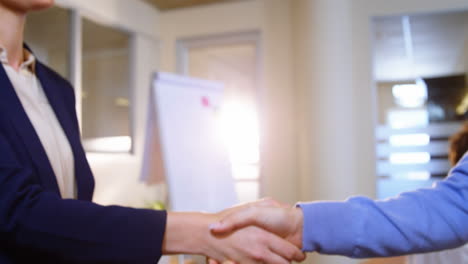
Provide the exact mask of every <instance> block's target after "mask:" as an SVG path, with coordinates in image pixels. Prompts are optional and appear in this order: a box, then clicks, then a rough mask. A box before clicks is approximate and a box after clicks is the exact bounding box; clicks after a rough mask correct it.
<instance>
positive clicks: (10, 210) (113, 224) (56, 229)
mask: <svg viewBox="0 0 468 264" xmlns="http://www.w3.org/2000/svg"><path fill="white" fill-rule="evenodd" d="M35 179H36V176H35V175H34V173H33V170H32V169H31V168H28V167H24V166H22V165H21V164H19V162H18V161H17V160H16V158H15V155H14V152H13V149H12V148H11V146H10V145H9V143H8V141H7V140H6V139H5V137H4V136H3V135H2V134H1V133H0V247H2V248H4V249H5V248H8V249H9V252H12V251H14V254H16V255H17V254H28V253H27V252H35V253H37V254H39V256H40V255H46V256H49V257H52V258H53V259H56V260H60V261H57V262H56V263H59V262H66V263H155V262H156V261H157V260H158V258H159V257H160V256H161V249H162V241H163V237H164V231H165V224H166V212H165V211H154V210H145V209H132V208H125V207H119V206H100V205H97V204H94V203H92V202H87V201H78V200H64V199H61V198H60V197H59V195H58V194H56V193H52V192H47V191H44V190H43V189H41V186H40V185H39V184H37V181H36V180H35Z"/></svg>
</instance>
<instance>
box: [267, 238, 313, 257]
mask: <svg viewBox="0 0 468 264" xmlns="http://www.w3.org/2000/svg"><path fill="white" fill-rule="evenodd" d="M268 236H269V237H268V248H269V249H270V250H271V251H272V252H273V253H275V254H277V255H279V256H281V257H283V258H285V259H287V260H288V261H297V262H301V261H303V260H304V259H305V257H306V256H305V254H304V252H302V251H301V250H300V249H299V248H298V247H296V246H295V245H293V244H292V243H290V242H288V241H286V240H284V239H282V238H280V237H278V236H276V235H274V234H271V233H269V234H268Z"/></svg>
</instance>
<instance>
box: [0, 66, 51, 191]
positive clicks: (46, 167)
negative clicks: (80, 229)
mask: <svg viewBox="0 0 468 264" xmlns="http://www.w3.org/2000/svg"><path fill="white" fill-rule="evenodd" d="M0 85H1V86H0V105H1V106H4V108H5V111H7V113H8V114H7V115H8V117H9V118H10V120H11V122H12V123H13V125H14V127H15V130H16V132H17V134H18V135H19V137H20V138H21V140H22V141H23V142H24V145H25V147H26V148H27V151H28V153H29V155H30V157H31V159H32V161H33V162H34V165H35V166H36V167H37V169H38V174H39V179H40V181H41V183H42V187H43V188H44V189H46V190H48V191H53V192H56V193H58V194H60V191H59V188H58V184H57V179H56V176H55V173H54V171H53V169H52V166H51V165H50V161H49V159H48V157H47V154H46V152H45V150H44V147H43V146H42V144H41V141H40V139H39V136H38V135H37V133H36V130H35V129H34V127H33V125H32V123H31V121H30V120H29V118H28V115H27V114H26V112H25V110H24V108H23V106H22V104H21V101H20V99H19V98H18V96H17V94H16V92H15V90H14V88H13V85H12V84H11V82H10V80H9V79H8V75H7V74H6V72H5V69H4V68H3V65H2V66H0Z"/></svg>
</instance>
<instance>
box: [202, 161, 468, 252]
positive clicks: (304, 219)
mask: <svg viewBox="0 0 468 264" xmlns="http://www.w3.org/2000/svg"><path fill="white" fill-rule="evenodd" d="M248 225H256V226H259V227H262V228H264V229H266V230H268V231H271V232H275V233H276V234H278V235H281V236H282V237H285V238H287V239H288V240H289V241H291V242H292V243H293V244H295V245H296V246H298V247H300V248H302V249H303V250H304V251H310V252H312V251H315V252H318V253H322V254H333V255H342V256H348V257H352V258H369V257H387V256H399V255H406V254H412V253H423V252H432V251H439V250H443V249H451V248H455V247H459V246H462V245H464V244H465V243H467V242H468V153H465V155H464V156H463V157H461V158H460V161H459V162H458V163H457V164H456V165H455V166H454V167H453V168H452V169H451V170H450V172H449V174H448V177H447V178H446V179H444V180H443V181H440V182H438V183H437V184H435V185H434V186H433V187H432V188H426V189H420V190H416V191H411V192H405V193H402V194H400V195H398V196H397V197H394V198H392V199H386V200H372V199H369V198H367V197H363V196H357V197H351V198H349V199H348V200H346V201H317V202H304V203H298V204H297V205H296V207H293V208H290V207H287V206H281V205H279V204H278V203H277V202H275V201H272V200H266V201H262V202H259V203H257V204H253V205H251V206H249V207H242V208H238V209H237V210H232V211H231V213H230V214H227V215H226V216H224V217H223V218H222V219H221V220H220V221H218V222H216V223H213V224H212V225H211V226H210V228H211V231H212V232H213V233H215V234H223V233H227V232H230V231H232V230H236V229H239V228H242V227H245V226H248Z"/></svg>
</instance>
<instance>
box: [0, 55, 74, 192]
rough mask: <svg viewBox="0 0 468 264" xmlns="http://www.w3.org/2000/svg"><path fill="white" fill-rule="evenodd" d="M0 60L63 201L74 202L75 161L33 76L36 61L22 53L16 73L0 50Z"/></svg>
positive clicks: (39, 85) (61, 130)
mask: <svg viewBox="0 0 468 264" xmlns="http://www.w3.org/2000/svg"><path fill="white" fill-rule="evenodd" d="M0 60H1V62H2V64H3V67H4V69H5V71H6V73H7V75H8V78H9V79H10V81H11V83H12V84H13V87H14V89H15V91H16V94H17V95H18V97H19V99H20V101H21V104H22V105H23V108H24V110H25V111H26V114H27V115H28V117H29V120H30V121H31V123H32V125H33V127H34V129H35V131H36V134H37V135H38V136H39V139H40V141H41V143H42V146H43V147H44V149H45V152H46V154H47V157H48V158H49V161H50V164H51V165H52V169H53V171H54V173H55V176H56V178H57V183H58V187H59V189H60V194H61V196H62V198H64V199H72V198H76V190H75V185H76V184H75V171H74V170H75V168H74V167H75V166H74V157H73V153H72V150H71V147H70V143H69V142H68V139H67V137H66V136H65V133H64V131H63V129H62V127H61V125H60V123H59V121H58V119H57V117H56V116H55V113H54V111H53V109H52V107H51V106H50V104H49V101H48V99H47V97H46V95H45V93H44V90H43V88H42V86H41V83H40V82H39V80H38V79H37V77H36V75H35V62H36V60H35V58H34V56H33V55H32V54H31V53H30V52H29V51H27V50H26V49H25V50H24V62H23V63H22V64H21V66H20V69H19V70H18V71H16V70H15V69H14V68H12V67H11V66H10V65H9V64H8V56H7V51H6V50H5V49H4V48H2V47H0Z"/></svg>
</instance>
